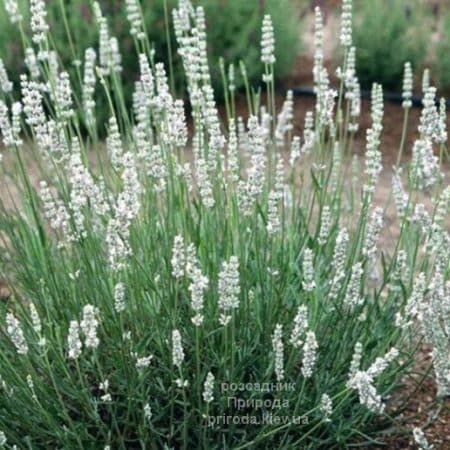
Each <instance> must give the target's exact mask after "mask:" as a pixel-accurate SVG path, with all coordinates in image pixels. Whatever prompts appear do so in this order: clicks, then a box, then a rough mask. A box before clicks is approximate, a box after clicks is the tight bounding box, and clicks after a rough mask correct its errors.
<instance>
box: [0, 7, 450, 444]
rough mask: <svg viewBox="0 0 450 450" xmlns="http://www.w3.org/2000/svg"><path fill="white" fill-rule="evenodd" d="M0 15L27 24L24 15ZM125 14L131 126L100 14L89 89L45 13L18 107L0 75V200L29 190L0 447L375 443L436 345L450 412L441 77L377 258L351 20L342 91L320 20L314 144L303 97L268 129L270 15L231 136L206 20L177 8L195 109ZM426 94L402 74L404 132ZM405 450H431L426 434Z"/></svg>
mask: <svg viewBox="0 0 450 450" xmlns="http://www.w3.org/2000/svg"><path fill="white" fill-rule="evenodd" d="M4 3H5V7H6V10H7V12H8V14H9V17H10V19H11V21H12V22H13V23H16V24H17V26H20V23H21V22H20V17H19V13H18V9H16V2H15V1H14V0H9V1H5V2H4ZM127 5H128V7H129V9H130V11H131V10H132V9H133V11H135V13H133V14H131V12H130V22H131V30H132V35H133V38H134V42H135V48H136V58H137V59H138V61H139V67H140V79H139V81H138V82H137V83H136V86H135V95H134V104H133V108H132V110H131V111H129V110H128V109H127V107H126V106H125V103H124V102H123V95H122V80H121V78H120V77H119V76H118V71H119V69H120V66H121V56H120V53H119V52H118V45H117V44H118V43H117V41H116V40H115V39H114V38H113V37H112V35H111V34H110V29H109V26H108V19H107V18H106V17H105V16H104V15H103V13H102V11H101V9H100V7H99V5H98V4H97V3H95V2H94V3H93V11H94V14H95V17H96V21H97V24H98V29H99V48H98V51H96V50H94V49H91V48H88V49H83V53H84V54H85V60H84V62H83V64H82V67H81V68H80V73H82V76H80V77H79V78H71V77H70V76H69V75H68V73H67V72H66V69H65V68H64V67H63V66H62V65H61V64H60V61H59V58H58V55H57V54H56V53H55V52H54V47H53V42H52V34H51V29H50V28H49V26H48V24H47V21H46V12H45V3H44V2H43V1H42V0H32V1H31V30H32V36H31V38H30V37H27V36H25V35H24V36H23V40H24V44H25V45H27V46H29V48H31V49H33V50H29V51H28V59H27V61H26V65H27V70H26V72H25V73H24V74H23V75H22V77H21V83H20V88H21V97H20V99H18V98H14V96H12V95H11V88H12V86H11V84H10V82H9V80H8V74H7V70H6V69H5V68H4V67H3V66H2V67H1V69H2V70H0V79H1V87H2V93H1V96H2V100H1V102H0V128H1V131H2V138H3V143H4V150H3V154H4V162H3V164H2V166H1V171H2V172H1V173H2V180H4V181H5V184H6V182H7V181H8V186H10V184H9V183H10V182H11V181H12V182H13V183H14V184H15V186H16V188H17V189H19V192H20V195H19V198H16V199H15V201H14V202H13V206H10V203H9V204H8V205H7V204H2V205H1V214H0V238H1V242H2V251H1V253H0V264H1V266H0V268H1V270H2V273H3V275H4V277H6V278H7V279H8V280H9V281H10V283H9V284H10V285H11V287H12V289H13V291H14V295H13V297H12V298H11V300H10V301H9V302H4V303H2V304H1V305H0V311H1V316H2V319H1V324H2V325H1V331H2V333H1V335H0V359H1V364H0V375H1V379H0V382H1V387H2V392H1V396H0V428H1V430H2V431H1V433H0V443H1V445H3V446H4V447H6V448H30V449H31V448H32V449H40V448H42V449H44V448H68V449H72V448H81V449H84V448H105V449H107V448H108V449H116V448H117V449H133V448H188V447H190V448H205V449H214V448H217V449H219V448H220V449H222V448H230V449H231V448H233V449H235V450H238V449H245V448H255V449H259V448H277V449H278V448H279V449H294V448H314V449H316V448H330V447H343V446H347V445H349V444H352V443H354V444H359V445H367V444H369V443H373V442H380V440H381V439H382V435H381V432H382V431H384V430H386V429H387V428H388V427H391V426H392V425H396V426H397V427H402V426H404V424H403V423H402V422H401V421H400V418H399V415H400V413H401V412H402V410H403V409H404V407H405V404H406V403H407V401H408V398H409V397H410V396H411V395H414V393H415V391H414V388H413V389H409V390H408V389H407V390H405V389H402V390H398V389H397V388H399V387H400V386H401V385H402V383H403V380H404V378H405V376H406V375H408V374H410V373H412V372H417V369H416V368H415V367H414V357H415V355H416V354H417V352H418V349H419V348H420V346H421V344H422V342H427V343H429V344H431V345H432V356H433V358H432V364H433V367H432V369H433V372H434V374H435V381H436V386H437V397H438V399H442V398H443V397H445V396H448V395H449V393H450V363H449V361H450V359H449V334H450V301H449V296H450V284H449V260H450V258H449V256H450V239H449V232H448V228H446V223H448V222H446V220H447V219H448V214H449V207H450V201H449V199H450V189H449V187H448V183H447V182H446V179H445V177H444V174H443V171H442V164H443V162H444V160H445V148H446V142H447V134H446V129H445V117H446V115H445V103H442V104H441V108H440V109H439V108H438V107H437V106H436V98H435V97H436V90H435V89H434V88H433V87H432V86H430V85H429V82H428V81H427V77H426V76H425V78H424V83H423V90H424V95H425V97H424V98H425V99H424V106H423V110H422V115H421V120H420V127H419V129H418V133H417V140H416V142H415V144H414V147H413V149H412V150H413V158H412V161H411V163H408V164H406V165H404V166H402V167H400V162H401V161H402V157H401V156H402V152H403V150H404V147H405V144H404V139H403V140H402V142H401V143H399V154H398V161H399V164H398V165H397V167H395V170H394V171H393V174H394V176H393V181H392V197H391V198H392V200H393V201H394V203H395V205H396V209H397V216H398V222H399V227H400V232H399V234H398V236H396V237H395V238H394V239H393V242H392V245H389V246H385V247H381V246H380V244H379V241H380V236H381V235H382V233H383V226H384V225H383V218H384V215H385V208H384V206H386V205H378V204H376V202H375V200H374V192H375V190H376V188H377V184H378V181H379V176H380V173H381V171H382V159H381V150H380V139H381V135H382V129H383V91H382V87H381V86H379V85H374V86H373V90H372V103H371V115H372V125H371V127H370V128H369V129H368V130H367V145H366V154H365V158H364V163H363V164H364V165H363V167H361V168H359V166H358V165H357V160H355V161H356V163H353V165H351V164H349V158H351V155H352V153H353V147H354V145H353V143H354V136H355V133H356V132H357V131H358V118H359V115H360V112H361V102H360V95H359V84H358V80H357V78H356V75H355V50H354V48H353V47H352V10H351V9H352V8H351V1H350V0H345V1H344V2H343V14H342V28H341V35H340V41H341V44H342V47H343V50H344V60H343V62H342V66H341V68H340V69H339V70H338V74H339V76H340V80H341V81H340V88H339V89H338V90H336V89H335V88H334V87H332V86H331V85H330V82H329V78H328V73H327V69H326V68H325V66H324V61H323V53H322V39H323V30H322V16H321V12H320V10H319V9H317V10H316V24H315V44H316V53H315V58H314V70H313V74H314V83H315V93H316V105H315V108H314V111H311V112H310V113H308V114H307V115H306V120H305V126H304V129H303V132H302V133H301V135H297V134H296V133H295V132H294V127H293V109H294V104H293V103H294V101H293V96H292V92H288V93H287V96H286V101H285V103H284V105H283V106H282V108H281V110H280V111H277V110H275V99H274V97H275V94H274V90H275V88H274V63H275V56H274V47H275V37H274V33H273V27H272V22H271V18H270V17H269V16H266V17H265V18H264V21H263V24H262V43H261V44H262V48H261V61H262V63H263V65H264V72H263V74H262V80H263V82H264V86H265V88H264V90H262V91H258V90H257V89H253V88H252V87H251V86H250V84H249V83H247V94H248V99H247V100H248V108H249V109H248V116H247V117H238V116H236V107H235V104H236V103H235V90H234V88H233V80H232V77H229V74H228V72H227V71H224V74H223V76H224V80H225V85H226V87H227V96H226V99H225V100H226V109H227V117H225V118H223V119H222V118H220V117H219V115H218V111H217V106H216V103H215V100H214V92H213V89H212V87H211V78H210V72H209V65H208V61H207V56H206V42H207V35H206V27H205V17H204V12H203V9H202V7H196V8H194V7H193V5H192V4H191V2H190V1H189V0H180V1H179V4H178V7H177V8H176V9H175V10H174V11H173V25H174V29H175V35H176V39H177V45H178V53H179V55H180V57H181V58H182V61H183V67H184V72H185V76H186V81H187V85H188V87H189V103H188V105H187V104H185V103H184V102H183V100H180V99H176V98H174V97H173V95H172V93H171V90H170V88H169V82H168V77H167V75H166V69H165V67H164V66H163V65H162V64H161V63H159V62H158V58H159V56H158V55H155V54H154V53H153V52H152V51H151V46H150V45H149V42H148V41H147V37H146V34H145V32H142V30H141V26H142V23H143V22H142V18H141V16H140V13H139V8H138V7H137V4H136V2H134V1H128V2H127ZM241 71H242V72H243V74H244V76H245V67H241ZM411 79H412V76H411V71H410V67H409V66H407V67H406V70H405V80H404V87H405V89H404V91H405V92H404V107H405V125H404V130H405V129H406V125H407V123H408V111H409V108H410V107H411V104H410V97H411V89H412V86H411ZM74 86H78V88H79V90H81V92H82V96H81V97H77V96H75V95H74V94H73V93H74V92H75V91H76V89H75V88H74ZM99 86H100V88H102V89H103V90H104V92H105V95H106V96H107V98H108V104H109V110H110V118H109V120H108V123H107V124H104V126H106V127H107V129H108V137H107V139H106V143H105V144H104V143H102V142H99V140H98V138H97V134H96V130H97V125H98V124H97V123H96V120H97V119H96V115H95V101H94V97H93V96H92V94H93V91H94V89H96V88H98V87H99ZM187 111H189V116H188V115H187ZM82 124H83V125H84V128H85V129H87V130H88V131H87V133H83V131H82V130H83V127H82ZM188 124H189V127H188ZM437 152H439V156H436V154H435V153H437ZM30 160H34V161H35V163H36V166H37V168H38V174H39V179H40V180H41V181H40V183H39V185H38V186H36V185H35V184H34V183H33V179H32V178H31V176H30V173H29V170H28V168H27V162H29V161H30ZM352 173H353V176H352ZM355 174H356V178H357V179H356V181H355V182H351V180H352V178H355ZM348 180H350V182H348ZM446 183H447V184H446ZM3 185H4V184H3V181H2V186H3ZM424 195H426V197H427V198H429V199H430V202H427V203H426V204H423V203H422V199H423V198H424ZM388 202H389V199H388ZM426 374H427V370H426V369H424V373H423V374H419V376H416V378H415V380H416V386H420V384H421V383H422V382H423V380H424V378H425V376H426ZM392 400H395V401H392ZM410 432H412V430H410ZM414 437H415V439H416V441H417V442H418V443H419V445H421V446H422V447H423V448H425V446H426V445H428V444H427V443H426V436H425V434H424V433H423V431H422V430H421V429H420V428H416V429H414Z"/></svg>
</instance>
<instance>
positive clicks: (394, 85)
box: [353, 0, 431, 90]
mask: <svg viewBox="0 0 450 450" xmlns="http://www.w3.org/2000/svg"><path fill="white" fill-rule="evenodd" d="M428 6H429V5H425V4H424V3H423V2H421V1H419V0H412V1H409V0H408V1H404V0H389V1H387V2H383V3H382V4H381V3H378V2H373V1H372V0H361V1H358V2H355V13H356V17H355V26H354V27H353V33H354V42H355V46H356V48H357V52H356V54H357V61H356V68H357V73H358V77H359V80H360V83H361V85H362V86H363V87H364V88H369V87H370V86H371V84H372V83H373V82H375V81H376V82H378V83H381V84H382V85H383V86H384V87H385V88H386V89H390V90H398V89H400V88H401V81H402V73H403V65H404V63H405V62H406V61H409V62H410V63H411V64H412V66H413V68H414V71H415V73H419V72H420V71H421V70H422V69H423V67H424V65H425V62H426V58H427V43H428V41H429V33H428V32H427V33H425V32H424V29H428V30H429V29H430V28H428V26H427V22H430V18H431V17H430V8H429V7H428ZM428 25H430V24H428Z"/></svg>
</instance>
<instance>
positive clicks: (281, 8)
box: [0, 0, 305, 131]
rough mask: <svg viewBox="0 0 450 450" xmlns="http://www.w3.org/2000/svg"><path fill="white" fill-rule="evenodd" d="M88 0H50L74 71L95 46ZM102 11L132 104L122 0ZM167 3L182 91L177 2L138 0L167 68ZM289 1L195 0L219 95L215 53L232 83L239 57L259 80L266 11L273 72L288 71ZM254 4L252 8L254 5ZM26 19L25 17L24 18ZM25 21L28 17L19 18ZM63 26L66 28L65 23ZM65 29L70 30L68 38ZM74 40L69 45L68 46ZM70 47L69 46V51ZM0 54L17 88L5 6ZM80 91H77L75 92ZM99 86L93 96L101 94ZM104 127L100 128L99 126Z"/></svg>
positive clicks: (292, 50) (54, 25)
mask: <svg viewBox="0 0 450 450" xmlns="http://www.w3.org/2000/svg"><path fill="white" fill-rule="evenodd" d="M19 3H20V7H21V11H22V14H23V15H24V17H27V11H28V10H29V7H28V3H29V1H28V0H21V1H20V2H19ZM91 3H92V2H90V1H89V0H48V1H47V10H48V21H49V23H50V24H51V25H50V26H51V29H52V36H53V37H54V46H55V47H56V49H57V51H58V54H59V57H60V58H61V63H62V65H63V66H64V67H65V68H66V69H69V70H71V72H72V74H71V75H73V76H74V73H73V72H74V69H75V67H74V61H76V60H78V61H83V59H84V50H85V49H86V48H88V47H93V48H94V49H96V50H97V42H98V31H97V27H96V25H95V16H94V14H93V10H92V7H91ZM99 3H100V6H101V8H102V11H103V14H104V15H105V17H106V18H107V20H108V26H109V29H110V31H111V35H113V36H115V37H116V38H117V39H118V42H119V45H120V50H121V53H122V58H123V59H122V66H123V72H122V79H123V85H124V86H123V89H124V90H123V92H124V95H125V100H126V103H127V104H128V105H130V104H131V98H132V91H133V88H134V81H135V80H137V78H138V73H139V68H138V58H136V52H135V49H134V42H133V39H132V37H131V36H130V33H129V29H130V25H129V23H128V20H127V17H126V12H125V3H126V2H124V1H117V2H112V1H109V0H100V1H99ZM165 3H166V6H167V11H168V17H169V21H170V32H171V34H170V38H171V43H172V51H173V53H174V55H173V56H174V58H173V64H174V71H173V72H174V81H175V86H176V91H177V94H178V96H181V95H184V89H185V87H184V85H183V75H184V74H183V69H182V66H181V64H180V60H179V58H178V55H176V53H175V36H174V34H173V26H172V19H171V11H172V9H173V8H174V7H175V5H176V1H175V0H142V1H141V5H142V11H143V14H144V18H145V24H146V27H147V31H148V35H149V39H150V42H151V44H152V45H153V48H154V50H155V62H157V61H160V60H162V61H163V62H164V63H165V65H166V68H167V70H169V69H168V68H169V61H168V57H167V55H168V52H167V34H166V29H165V20H164V17H165V14H164V6H165ZM299 3H302V4H304V3H305V2H304V0H302V1H301V2H298V1H297V2H296V3H294V1H293V0H258V1H254V2H248V1H247V0H228V1H226V2H225V1H221V0H198V1H197V2H195V4H196V5H202V6H203V7H204V8H205V13H206V17H207V30H208V37H207V39H208V51H209V57H210V64H211V66H212V68H213V69H212V73H211V75H212V78H213V86H214V88H215V91H216V93H218V95H219V97H220V95H221V88H222V82H221V74H220V69H219V57H220V56H222V57H224V60H225V63H226V64H230V63H233V64H234V65H235V67H236V69H237V70H236V71H235V73H236V78H235V85H236V88H237V89H239V88H240V87H242V85H243V79H242V77H241V76H240V72H239V70H238V69H239V62H240V61H241V60H242V61H244V63H245V65H246V68H247V75H248V78H249V81H250V82H251V83H252V84H256V85H259V83H260V80H259V74H260V73H261V63H260V55H259V44H260V39H261V31H260V23H261V20H262V17H263V15H264V14H266V13H269V14H270V15H271V16H272V20H273V25H274V30H275V34H276V36H277V42H276V51H275V56H276V60H277V61H276V69H275V73H276V76H277V77H282V76H284V75H286V74H287V73H289V71H290V69H291V68H292V65H293V63H294V61H295V58H296V56H297V55H298V52H299V44H300V42H299V36H300V33H299V14H298V10H299V9H298V4H299ZM255 6H256V7H255ZM62 9H64V11H65V15H66V18H67V24H66V23H65V22H64V21H63V20H61V17H63V15H62ZM27 19H28V17H27ZM23 23H24V24H27V23H29V21H28V20H25V21H24V22H23ZM66 25H67V27H66ZM67 29H70V32H71V39H72V43H71V42H70V40H69V37H68V34H67V31H66V30H67ZM72 44H73V45H72ZM72 49H73V50H72ZM0 57H1V58H2V59H3V61H4V63H5V66H6V67H7V69H8V71H9V73H10V77H11V79H12V80H13V81H14V84H15V88H16V90H17V89H18V87H19V77H20V74H21V73H23V72H24V71H25V66H24V62H23V61H24V58H23V50H22V45H21V38H20V31H19V29H18V28H17V27H16V26H15V25H12V24H11V23H10V22H9V20H8V17H7V15H6V13H5V11H4V8H1V11H0ZM78 94H79V93H78ZM100 94H101V88H98V92H97V97H101V95H100ZM96 102H97V109H98V111H97V117H98V119H99V120H98V123H102V122H103V121H104V119H105V118H106V117H108V114H109V111H108V108H107V105H106V101H105V99H101V98H97V99H96ZM100 131H102V130H100Z"/></svg>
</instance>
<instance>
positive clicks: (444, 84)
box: [434, 14, 450, 92]
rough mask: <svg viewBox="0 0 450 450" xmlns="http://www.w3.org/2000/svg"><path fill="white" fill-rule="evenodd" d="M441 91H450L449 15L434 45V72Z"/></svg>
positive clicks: (444, 20) (445, 18)
mask: <svg viewBox="0 0 450 450" xmlns="http://www.w3.org/2000/svg"><path fill="white" fill-rule="evenodd" d="M434 72H435V74H436V77H437V80H438V82H439V86H440V87H441V89H443V90H445V91H447V92H449V91H450V14H446V15H445V17H444V19H443V23H442V30H441V35H440V38H439V40H438V42H437V44H436V61H435V70H434Z"/></svg>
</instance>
